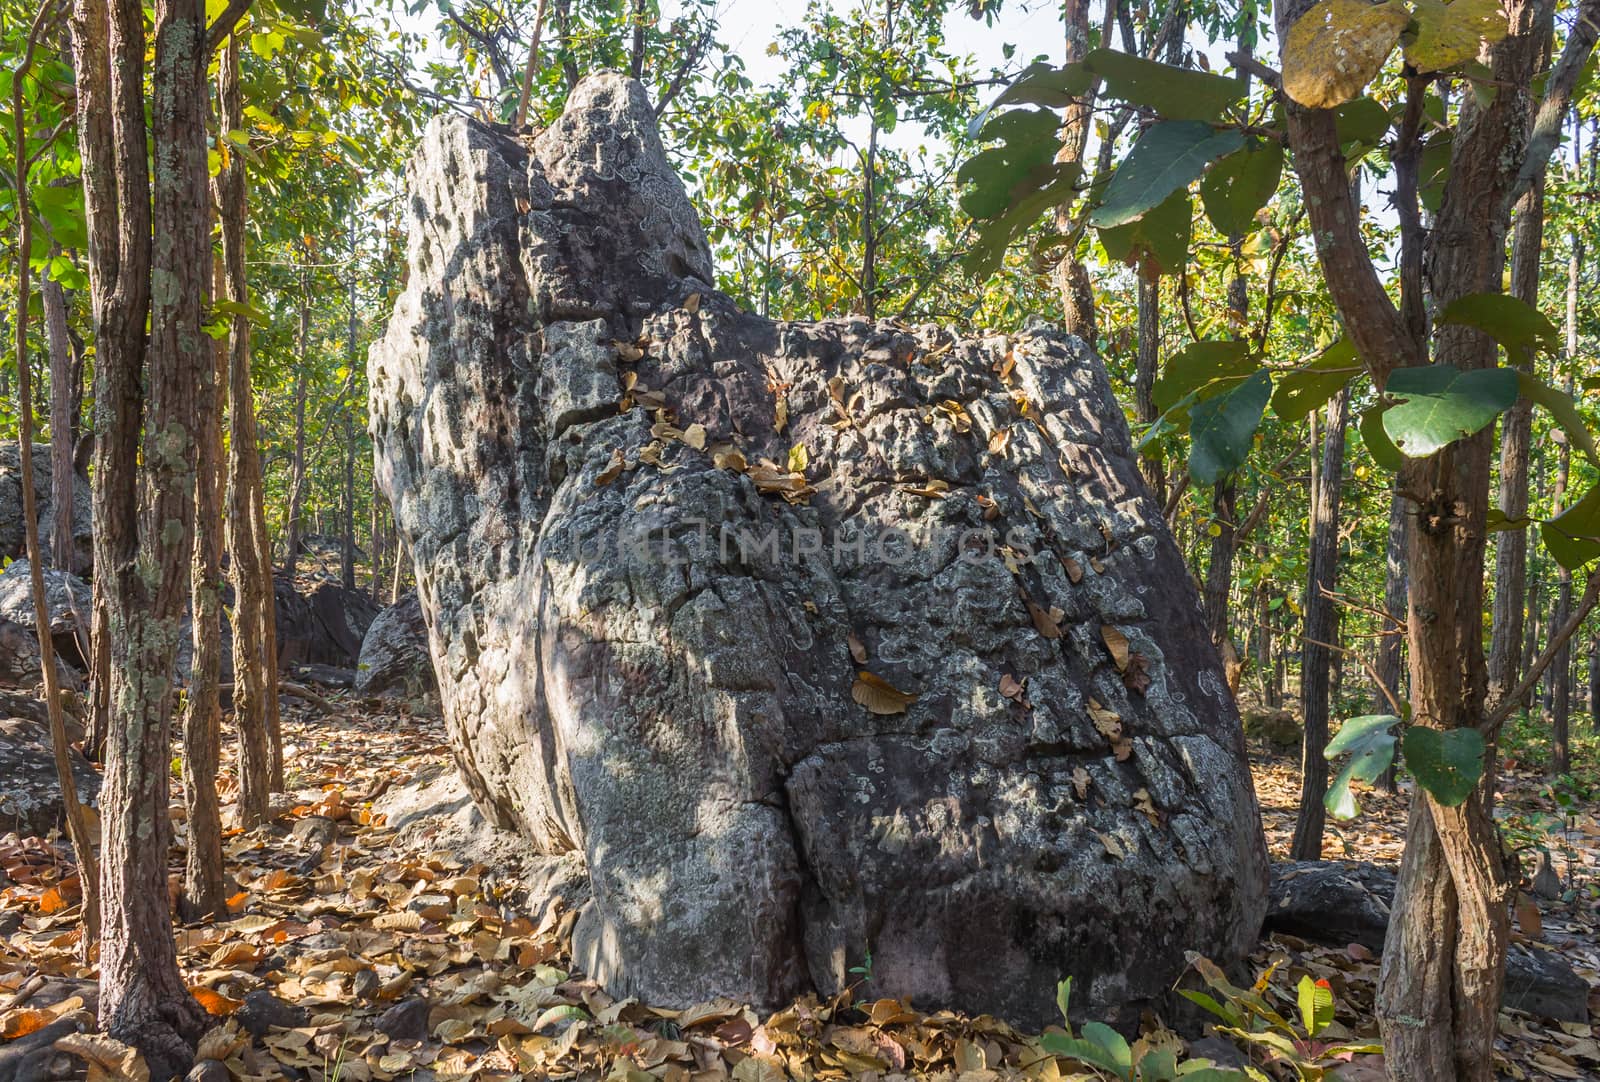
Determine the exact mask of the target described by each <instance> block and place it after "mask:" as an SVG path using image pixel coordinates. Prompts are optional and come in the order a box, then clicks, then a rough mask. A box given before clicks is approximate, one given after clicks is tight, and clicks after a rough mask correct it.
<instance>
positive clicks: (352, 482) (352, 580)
mask: <svg viewBox="0 0 1600 1082" xmlns="http://www.w3.org/2000/svg"><path fill="white" fill-rule="evenodd" d="M642 15H643V13H642V12H641V11H636V12H635V17H636V18H642ZM637 25H639V26H640V27H641V29H640V30H639V31H638V33H639V34H640V37H641V41H642V37H643V33H644V31H643V29H642V25H643V24H642V23H640V24H637ZM348 293H349V313H348V316H349V319H348V322H347V325H346V332H345V364H347V365H348V366H349V368H350V371H352V372H354V371H355V370H356V361H357V357H356V338H357V333H356V332H357V330H358V329H359V327H360V321H359V319H358V318H357V316H356V220H355V211H354V210H352V211H351V213H350V281H349V284H348ZM343 518H344V537H343V539H342V542H341V544H340V547H339V577H340V581H341V582H342V583H343V584H344V588H345V589H346V590H354V589H355V588H356V428H355V420H354V416H353V414H352V411H351V409H350V405H349V403H348V402H346V403H345V406H344V515H343Z"/></svg>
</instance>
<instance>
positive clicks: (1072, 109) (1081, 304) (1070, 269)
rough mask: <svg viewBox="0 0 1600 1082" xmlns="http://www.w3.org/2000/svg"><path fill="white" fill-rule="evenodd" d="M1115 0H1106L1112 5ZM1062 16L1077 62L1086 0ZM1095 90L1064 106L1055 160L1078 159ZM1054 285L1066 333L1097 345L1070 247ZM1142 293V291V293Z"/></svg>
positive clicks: (1064, 222) (1068, 211) (1062, 220)
mask: <svg viewBox="0 0 1600 1082" xmlns="http://www.w3.org/2000/svg"><path fill="white" fill-rule="evenodd" d="M1116 2H1117V0H1108V3H1110V4H1113V5H1115V4H1116ZM1062 18H1063V21H1064V23H1065V25H1066V56H1065V57H1064V58H1063V59H1064V60H1065V62H1066V63H1068V64H1075V63H1079V62H1081V61H1082V60H1083V58H1084V57H1085V56H1087V55H1088V53H1089V0H1066V5H1065V8H1064V10H1063V12H1062ZM1094 99H1095V94H1094V91H1093V90H1092V89H1091V90H1090V91H1089V92H1088V93H1086V94H1085V95H1084V96H1083V97H1081V98H1078V99H1076V100H1075V101H1073V102H1072V103H1071V104H1069V105H1068V106H1067V108H1066V112H1065V114H1064V115H1063V118H1062V123H1061V149H1060V150H1059V151H1057V152H1056V161H1058V162H1063V163H1072V162H1081V161H1082V160H1083V155H1084V151H1085V150H1086V149H1087V148H1088V145H1089V122H1090V120H1091V119H1092V118H1093V115H1094ZM1072 211H1073V208H1072V204H1070V203H1064V204H1062V205H1061V206H1060V207H1058V208H1057V209H1056V228H1057V229H1058V230H1059V231H1060V232H1063V233H1065V232H1067V231H1068V230H1069V229H1070V228H1071V227H1072ZM1056 287H1057V289H1059V290H1060V292H1061V308H1062V326H1063V328H1064V329H1065V330H1066V331H1067V333H1068V334H1075V335H1077V336H1078V337H1079V338H1081V339H1083V340H1084V341H1085V342H1087V343H1088V344H1089V348H1090V349H1095V348H1097V346H1096V342H1097V339H1098V334H1097V331H1096V327H1095V314H1094V286H1093V285H1092V284H1090V282H1089V271H1088V269H1087V268H1086V267H1085V266H1084V265H1083V262H1082V261H1081V260H1080V259H1079V258H1078V253H1077V251H1076V250H1075V249H1073V248H1067V249H1065V254H1063V255H1062V257H1061V262H1060V263H1059V264H1057V265H1056ZM1141 296H1142V294H1141Z"/></svg>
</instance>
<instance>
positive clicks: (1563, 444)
mask: <svg viewBox="0 0 1600 1082" xmlns="http://www.w3.org/2000/svg"><path fill="white" fill-rule="evenodd" d="M1573 153H1574V155H1575V156H1576V154H1577V153H1578V150H1577V146H1576V143H1575V144H1574V147H1573ZM1569 241H1570V246H1571V252H1570V254H1569V256H1568V259H1567V318H1566V332H1567V334H1566V338H1567V351H1566V358H1565V360H1566V365H1565V368H1566V373H1565V377H1564V379H1563V389H1564V390H1565V391H1566V393H1567V394H1568V395H1569V396H1570V395H1571V394H1572V391H1573V377H1572V372H1573V368H1574V366H1576V365H1577V364H1578V283H1579V281H1580V279H1581V278H1582V274H1583V239H1582V238H1581V237H1579V236H1578V235H1577V234H1576V233H1574V234H1572V235H1571V237H1570V238H1569ZM1571 468H1572V449H1571V447H1570V445H1569V442H1568V441H1567V440H1565V439H1562V440H1560V441H1558V443H1557V446H1556V488H1555V501H1554V505H1555V507H1557V508H1563V507H1564V505H1565V504H1566V501H1567V481H1568V476H1569V474H1570V472H1571ZM1571 611H1572V571H1571V570H1570V569H1569V568H1567V567H1564V566H1562V567H1558V568H1557V569H1556V604H1555V610H1554V611H1553V612H1552V613H1551V617H1550V626H1551V627H1552V628H1560V627H1563V626H1564V625H1565V624H1566V622H1567V615H1568V613H1570V612H1571ZM1550 689H1551V695H1550V770H1551V773H1553V774H1557V775H1560V774H1569V773H1571V772H1572V750H1571V745H1570V739H1569V735H1570V734H1569V727H1570V723H1571V718H1572V645H1571V640H1570V639H1569V640H1567V641H1566V642H1563V643H1562V644H1561V646H1560V648H1559V649H1558V650H1557V651H1556V656H1555V660H1554V661H1552V662H1551V663H1550Z"/></svg>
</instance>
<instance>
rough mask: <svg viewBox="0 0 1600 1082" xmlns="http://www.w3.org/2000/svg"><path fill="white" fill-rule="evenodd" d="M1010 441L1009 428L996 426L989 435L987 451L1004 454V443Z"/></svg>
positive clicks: (993, 453)
mask: <svg viewBox="0 0 1600 1082" xmlns="http://www.w3.org/2000/svg"><path fill="white" fill-rule="evenodd" d="M1010 442H1011V429H1009V428H997V429H995V430H994V433H993V434H992V435H990V437H989V453H990V454H991V455H1000V454H1004V453H1005V450H1006V445H1007V444H1008V443H1010Z"/></svg>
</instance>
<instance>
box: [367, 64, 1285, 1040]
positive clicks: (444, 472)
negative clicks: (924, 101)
mask: <svg viewBox="0 0 1600 1082" xmlns="http://www.w3.org/2000/svg"><path fill="white" fill-rule="evenodd" d="M410 188H411V200H410V204H409V205H410V238H411V239H410V245H409V249H408V260H409V264H410V267H409V270H410V275H409V279H408V284H407V287H406V289H405V291H404V293H403V295H402V296H401V298H400V299H399V301H398V302H397V305H396V309H395V313H394V317H393V319H392V321H391V323H390V325H389V328H388V331H387V333H386V335H385V337H384V338H383V340H381V341H380V342H379V343H377V344H376V345H375V346H374V348H373V351H372V355H371V359H370V362H369V375H370V382H371V388H372V432H373V437H374V445H375V448H376V454H377V474H378V478H379V483H380V485H381V486H382V487H383V489H384V491H385V493H386V494H387V495H388V497H389V499H390V500H391V502H392V503H393V505H394V508H395V517H396V522H397V523H398V524H399V526H400V528H401V530H402V531H403V532H404V534H405V537H406V540H407V543H408V544H409V546H410V549H411V553H412V557H413V559H414V561H415V566H416V569H417V577H418V584H419V596H420V601H421V606H422V611H423V615H424V617H425V620H426V623H427V625H428V631H429V647H430V652H431V655H432V657H433V661H434V667H435V670H436V672H437V675H438V677H439V685H440V692H441V698H442V703H443V706H444V710H445V715H446V718H447V721H448V724H449V727H450V730H451V739H452V745H453V747H454V748H455V751H456V755H457V759H458V762H459V765H460V766H461V768H462V771H463V774H464V775H465V777H466V779H467V781H468V783H469V785H470V786H471V789H472V792H473V794H474V796H475V798H476V799H477V801H478V802H479V804H480V805H481V807H482V808H483V810H484V812H485V814H486V815H487V816H489V817H490V819H492V820H493V821H494V822H495V823H496V824H497V825H500V826H505V827H512V828H515V829H517V830H518V831H519V832H521V833H522V834H523V835H524V836H526V837H528V838H529V839H531V840H532V841H533V842H534V844H535V845H536V846H538V847H539V848H541V849H542V850H544V851H545V852H550V853H562V852H576V853H577V854H579V855H581V857H582V859H583V861H584V864H585V867H586V868H587V873H588V876H589V880H590V900H589V901H588V903H587V904H586V905H585V908H584V910H583V911H582V913H581V915H580V917H579V920H578V922H577V925H576V928H575V932H574V938H575V947H576V951H577V954H578V961H579V963H580V964H581V965H583V966H584V967H585V968H586V970H587V971H588V972H589V973H590V974H591V975H593V976H595V977H597V978H598V979H600V980H601V981H603V982H604V983H606V984H607V985H608V987H610V988H611V989H612V990H613V991H614V992H616V993H617V994H619V995H621V994H636V995H640V996H642V997H648V998H649V999H650V1000H651V1001H652V1002H666V1003H672V1002H679V1003H689V1002H693V1001H697V1000H702V999H705V998H708V997H709V996H712V995H732V996H736V997H740V998H742V999H745V1000H749V1001H753V1002H756V1003H760V1004H767V1005H773V1004H777V1003H781V1002H784V1001H786V1000H788V999H789V998H791V997H793V996H794V995H796V994H798V993H801V992H804V991H808V990H812V989H815V990H818V991H821V992H824V993H827V992H831V991H834V990H836V989H838V988H840V987H842V986H844V985H845V984H847V983H849V982H850V981H852V980H854V979H855V977H854V976H853V975H852V974H851V970H853V969H857V968H859V967H861V966H862V965H864V964H865V962H866V959H867V958H868V956H869V955H870V957H871V960H872V972H873V979H874V981H875V987H877V988H879V989H881V990H882V991H884V992H885V993H888V994H895V995H901V994H903V995H911V996H918V997H922V998H923V999H924V1000H926V1001H928V1002H930V1003H931V1002H938V1003H945V1004H949V1005H953V1006H958V1007H962V1008H965V1009H967V1010H973V1011H990V1012H993V1013H997V1014H1001V1015H1004V1016H1006V1017H1009V1018H1011V1019H1014V1020H1016V1021H1018V1022H1022V1023H1040V1022H1043V1021H1046V1020H1047V1019H1048V1016H1049V1013H1050V1012H1051V1011H1052V1010H1053V995H1052V991H1053V988H1054V984H1055V982H1056V981H1057V980H1059V979H1060V978H1062V977H1064V976H1067V975H1072V976H1074V977H1075V978H1076V980H1077V982H1078V983H1077V985H1076V987H1077V988H1078V989H1079V990H1080V991H1079V993H1078V995H1079V1002H1080V1003H1081V1004H1082V1005H1083V1006H1085V1007H1086V1008H1090V1009H1095V1010H1099V1011H1101V1012H1105V1011H1107V1010H1112V1009H1115V1008H1119V1007H1124V1006H1126V1007H1130V1008H1134V1009H1136V1008H1137V1007H1138V1006H1140V1005H1143V1004H1145V1003H1148V1002H1151V1001H1153V1000H1155V999H1158V998H1159V997H1161V996H1162V995H1163V994H1164V993H1165V991H1166V989H1167V987H1168V986H1169V985H1170V984H1171V982H1172V980H1173V978H1174V977H1175V976H1176V974H1177V972H1178V971H1179V970H1181V969H1182V967H1183V965H1184V951H1186V950H1197V951H1200V952H1202V953H1205V954H1207V955H1210V956H1212V957H1213V958H1215V959H1217V960H1219V961H1224V962H1226V961H1231V960H1233V959H1236V958H1238V957H1240V956H1241V955H1242V954H1243V953H1244V952H1245V951H1246V950H1247V949H1248V948H1249V946H1250V945H1251V944H1252V943H1253V942H1254V939H1255V936H1256V933H1257V930H1258V929H1259V926H1260V921H1261V916H1262V912H1263V910H1264V906H1265V888H1266V871H1265V869H1266V858H1265V848H1264V845H1263V842H1262V836H1261V831H1260V825H1259V818H1258V815H1257V811H1256V805H1255V797H1254V793H1253V790H1252V788H1251V783H1250V776H1249V770H1248V765H1247V763H1246V760H1245V755H1244V746H1243V739H1242V735H1241V733H1240V728H1239V719H1238V715H1237V713H1236V711H1235V708H1234V706H1233V703H1232V700H1231V698H1230V697H1229V695H1228V692H1227V687H1226V683H1225V681H1224V679H1223V676H1222V671H1221V667H1220V665H1219V663H1218V661H1217V658H1216V655H1215V651H1214V650H1213V649H1212V647H1211V646H1210V643H1209V640H1208V638H1207V636H1206V634H1205V631H1204V628H1203V625H1202V621H1201V619H1200V616H1199V613H1198V611H1197V608H1196V604H1195V600H1194V593H1193V589H1192V587H1191V585H1190V583H1189V581H1188V577H1187V572H1186V569H1185V567H1184V564H1183V561H1182V559H1181V557H1180V555H1179V553H1178V551H1177V549H1176V547H1175V546H1174V544H1173V542H1172V540H1171V537H1170V536H1169V534H1168V533H1167V530H1166V527H1165V525H1164V523H1163V521H1162V518H1161V513H1160V509H1159V508H1158V507H1157V506H1156V505H1155V504H1154V502H1153V501H1152V500H1151V498H1150V496H1149V494H1148V493H1147V492H1146V491H1145V489H1144V487H1143V484H1142V482H1141V481H1140V479H1139V474H1138V471H1137V468H1136V465H1135V462H1134V452H1133V449H1132V446H1131V442H1130V439H1129V435H1128V430H1127V426H1126V423H1125V421H1124V420H1123V417H1122V413H1121V410H1120V408H1119V406H1118V404H1117V402H1116V400H1115V398H1114V397H1113V395H1112V392H1111V389H1110V386H1109V384H1108V382H1107V380H1106V377H1105V374H1104V372H1103V370H1102V369H1101V367H1100V365H1099V363H1098V361H1097V360H1096V358H1095V357H1094V356H1093V355H1092V353H1091V352H1090V351H1089V350H1087V349H1086V348H1085V347H1084V346H1083V344H1082V343H1081V342H1078V341H1077V340H1076V339H1073V338H1070V337H1067V336H1064V335H1061V334H1059V333H1057V332H1054V331H1052V330H1050V329H1048V328H1044V327H1036V328H1033V329H1030V330H1029V331H1028V332H1026V333H1024V334H1021V335H1016V336H1010V337H1008V336H1001V335H994V336H989V337H985V338H981V339H975V340H972V339H969V340H963V339H958V338H957V337H955V336H953V335H951V334H950V333H948V332H946V331H944V330H942V329H940V328H937V327H916V328H912V327H904V326H899V325H896V324H893V323H888V322H879V323H869V322H865V321H861V320H845V321H837V322H825V323H811V324H806V323H783V322H775V321H770V320H766V319H763V318H760V317H757V316H753V315H750V314H748V313H745V312H742V311H740V310H739V309H738V308H737V307H736V306H735V305H734V304H733V302H732V301H731V300H730V299H729V298H727V297H725V296H722V295H720V294H718V293H716V292H714V291H713V290H712V288H711V286H710V285H709V283H710V282H711V281H712V271H711V261H710V255H709V248H708V246H707V244H706V241H705V237H704V234H703V232H702V230H701V227H700V224H699V221H698V219H697V217H696V216H695V212H694V210H693V207H692V206H691V205H690V203H689V201H688V199H687V197H686V195H685V193H684V190H683V187H682V185H681V183H680V182H679V181H678V179H677V177H676V176H675V175H674V173H673V172H672V169H671V167H670V166H669V165H668V164H667V160H666V156H665V154H664V153H663V151H662V149H661V145H660V141H659V138H658V137H657V135H656V133H655V129H654V122H653V117H652V114H651V111H650V108H649V104H648V102H647V101H646V100H645V97H644V92H643V90H642V88H641V87H640V86H639V85H638V84H637V83H635V82H633V81H631V80H628V79H625V78H622V77H620V76H616V75H610V74H602V75H598V76H594V77H591V78H589V79H587V80H585V81H584V82H583V83H582V84H581V85H580V86H579V87H578V88H577V90H575V91H574V92H573V94H572V97H571V100H570V103H569V105H568V108H567V111H566V114H565V115H564V116H563V117H562V119H561V120H560V121H558V122H557V123H556V124H555V125H554V126H552V127H551V128H550V129H549V130H548V131H546V132H544V133H543V134H541V135H540V136H538V137H537V138H536V139H534V140H533V141H532V143H531V145H529V144H523V143H521V142H518V141H516V140H513V139H510V138H508V137H506V136H504V135H502V134H499V133H497V132H495V131H492V130H490V129H487V128H484V127H482V126H478V125H476V124H473V123H471V122H469V121H465V120H461V119H445V120H437V121H435V122H434V123H433V124H432V125H431V126H430V128H429V129H428V132H427V134H426V136H425V138H424V140H423V142H422V145H421V147H420V148H419V150H418V153H417V157H416V159H415V161H414V163H413V165H412V169H411V174H410Z"/></svg>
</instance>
